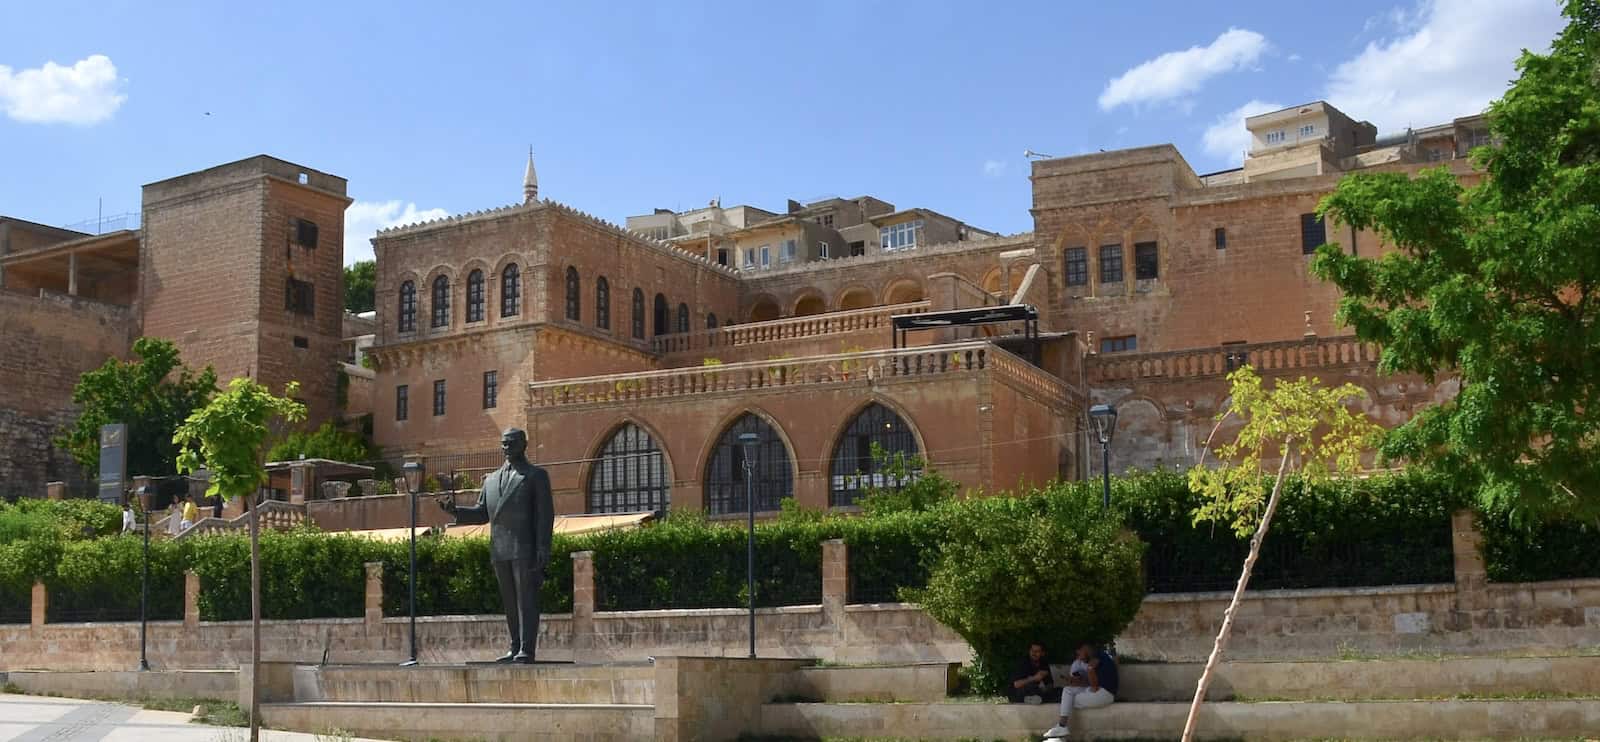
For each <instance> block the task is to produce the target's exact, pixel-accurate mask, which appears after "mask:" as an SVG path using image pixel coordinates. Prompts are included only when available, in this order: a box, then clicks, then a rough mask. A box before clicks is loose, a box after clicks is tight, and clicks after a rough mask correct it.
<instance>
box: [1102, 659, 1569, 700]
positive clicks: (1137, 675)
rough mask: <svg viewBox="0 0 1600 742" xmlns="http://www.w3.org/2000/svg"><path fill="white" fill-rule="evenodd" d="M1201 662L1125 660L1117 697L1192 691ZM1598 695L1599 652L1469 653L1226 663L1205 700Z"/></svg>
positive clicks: (1173, 696) (1180, 695) (1183, 696)
mask: <svg viewBox="0 0 1600 742" xmlns="http://www.w3.org/2000/svg"><path fill="white" fill-rule="evenodd" d="M1204 667H1205V665H1204V663H1200V662H1175V663H1156V664H1142V663H1130V664H1124V665H1122V666H1121V667H1119V668H1118V670H1119V673H1120V679H1121V689H1120V692H1119V694H1118V700H1123V701H1183V702H1188V701H1189V699H1191V698H1193V697H1194V689H1195V684H1196V683H1197V682H1198V681H1199V680H1200V672H1201V670H1202V669H1204ZM1516 695H1577V696H1600V657H1516V658H1505V657H1471V658H1466V657H1463V658H1451V659H1384V660H1348V661H1312V662H1225V663H1223V664H1222V665H1220V666H1218V668H1217V673H1216V676H1215V677H1214V678H1212V681H1211V687H1210V688H1209V689H1208V690H1207V693H1206V698H1207V700H1211V701H1230V700H1236V699H1237V700H1266V699H1272V700H1330V699H1337V700H1341V701H1356V700H1373V699H1400V700H1408V699H1441V698H1449V697H1452V696H1483V697H1499V696H1516Z"/></svg>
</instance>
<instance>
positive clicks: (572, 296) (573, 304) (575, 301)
mask: <svg viewBox="0 0 1600 742" xmlns="http://www.w3.org/2000/svg"><path fill="white" fill-rule="evenodd" d="M581 288H582V287H581V286H579V283H578V269H577V268H567V319H570V320H572V321H573V322H577V321H578V320H579V318H580V317H582V315H583V296H582V293H583V292H582V291H581V290H580V289H581Z"/></svg>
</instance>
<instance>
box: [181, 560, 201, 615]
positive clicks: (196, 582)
mask: <svg viewBox="0 0 1600 742" xmlns="http://www.w3.org/2000/svg"><path fill="white" fill-rule="evenodd" d="M198 626H200V575H199V573H197V572H195V571H194V570H192V569H186V570H184V571H183V627H184V628H186V629H193V628H197V627H198Z"/></svg>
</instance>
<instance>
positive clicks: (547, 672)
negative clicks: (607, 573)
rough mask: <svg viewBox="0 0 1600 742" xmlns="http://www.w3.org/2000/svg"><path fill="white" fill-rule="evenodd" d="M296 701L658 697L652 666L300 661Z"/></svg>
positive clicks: (634, 701)
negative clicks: (401, 665)
mask: <svg viewBox="0 0 1600 742" xmlns="http://www.w3.org/2000/svg"><path fill="white" fill-rule="evenodd" d="M294 699H295V700H297V701H350V702H386V703H510V704H529V703H534V704H628V705H649V704H652V703H655V668H654V667H653V666H651V665H650V664H648V663H613V664H603V665H568V664H548V665H422V666H418V667H408V668H395V667H392V666H380V665H325V666H320V667H318V666H302V667H297V668H295V671H294Z"/></svg>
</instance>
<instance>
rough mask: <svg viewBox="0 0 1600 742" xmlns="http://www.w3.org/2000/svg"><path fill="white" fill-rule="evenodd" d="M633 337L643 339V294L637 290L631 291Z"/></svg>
mask: <svg viewBox="0 0 1600 742" xmlns="http://www.w3.org/2000/svg"><path fill="white" fill-rule="evenodd" d="M633 337H634V339H636V340H643V339H644V292H643V291H641V290H639V289H634V290H633Z"/></svg>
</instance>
